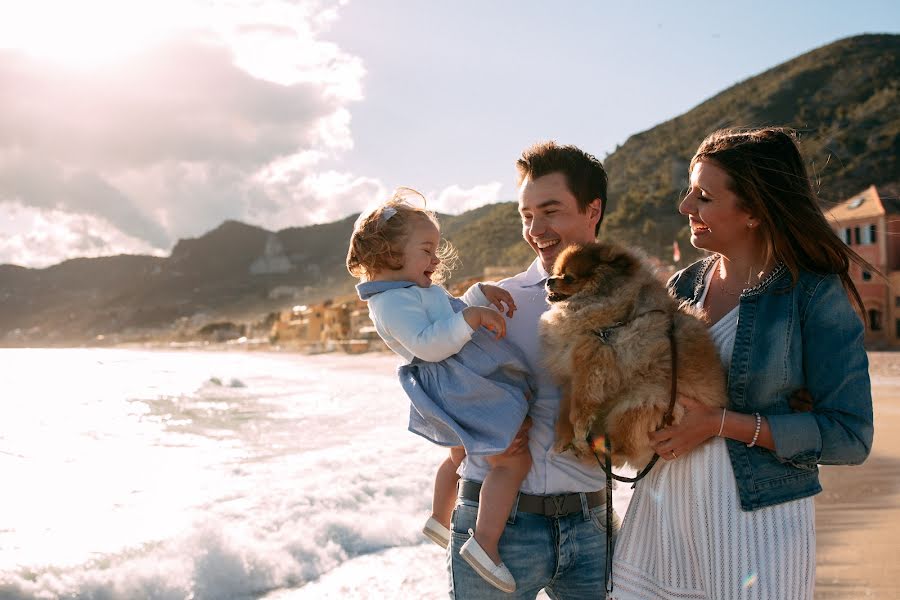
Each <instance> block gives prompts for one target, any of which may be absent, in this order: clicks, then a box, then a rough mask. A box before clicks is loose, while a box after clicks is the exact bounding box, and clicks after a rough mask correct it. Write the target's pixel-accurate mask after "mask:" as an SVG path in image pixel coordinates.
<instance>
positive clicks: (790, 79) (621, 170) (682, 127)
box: [602, 35, 900, 256]
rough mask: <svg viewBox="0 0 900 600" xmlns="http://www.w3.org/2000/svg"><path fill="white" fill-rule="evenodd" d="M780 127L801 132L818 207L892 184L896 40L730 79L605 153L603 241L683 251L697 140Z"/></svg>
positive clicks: (828, 51)
mask: <svg viewBox="0 0 900 600" xmlns="http://www.w3.org/2000/svg"><path fill="white" fill-rule="evenodd" d="M762 125H785V126H789V127H793V128H795V129H797V130H798V131H799V132H800V134H801V148H802V151H803V153H804V155H805V157H806V158H807V160H808V167H809V170H810V174H811V175H813V176H814V177H815V180H816V182H817V185H818V192H819V196H820V198H821V199H822V200H823V202H824V203H826V205H827V203H828V202H837V201H840V200H842V199H845V198H847V197H848V196H850V195H852V194H854V193H856V192H858V191H860V190H862V189H864V188H866V187H868V186H869V185H871V184H873V183H874V184H877V185H879V186H885V187H892V185H893V184H896V183H897V182H898V181H900V36H898V35H862V36H857V37H852V38H847V39H843V40H839V41H837V42H834V43H832V44H829V45H827V46H823V47H821V48H818V49H816V50H813V51H812V52H808V53H806V54H803V55H802V56H799V57H797V58H795V59H793V60H790V61H788V62H786V63H783V64H781V65H778V66H777V67H774V68H772V69H769V70H768V71H765V72H764V73H761V74H760V75H757V76H755V77H752V78H750V79H748V80H746V81H744V82H741V83H738V84H736V85H734V86H732V87H731V88H729V89H727V90H725V91H723V92H721V93H720V94H717V95H716V96H714V97H713V98H710V99H709V100H707V101H706V102H703V103H702V104H700V105H699V106H697V107H696V108H694V109H692V110H690V111H688V112H687V113H685V114H683V115H681V116H679V117H676V118H674V119H672V120H671V121H667V122H665V123H662V124H660V125H657V126H656V127H654V128H652V129H649V130H647V131H644V132H641V133H638V134H635V135H633V136H631V137H630V138H629V139H628V141H626V142H625V143H624V144H623V145H622V146H621V147H620V148H618V149H617V150H616V151H615V152H614V153H612V154H610V155H609V156H608V157H607V158H606V160H605V165H606V168H607V170H608V172H609V178H610V187H609V196H610V205H611V208H612V210H611V212H610V213H609V214H608V217H607V219H606V221H605V223H604V227H603V232H602V233H603V235H607V236H614V237H617V238H620V239H622V240H625V241H626V242H630V243H633V244H636V245H640V246H643V247H644V248H645V249H646V250H647V251H648V252H650V253H651V254H656V255H659V256H665V255H667V254H668V255H669V256H671V254H670V253H671V245H672V240H673V239H678V240H679V241H680V242H681V244H680V245H681V248H682V250H685V249H686V248H689V247H690V246H689V244H688V243H687V240H688V237H689V234H688V229H687V227H686V223H685V219H684V217H682V216H681V215H679V214H677V212H676V207H677V204H678V201H679V199H680V197H681V195H682V194H683V192H684V189H685V187H686V186H687V182H688V173H687V167H688V163H689V161H690V158H691V156H693V153H694V151H695V150H696V148H697V146H698V145H699V144H700V142H701V141H702V140H703V138H704V137H705V136H706V135H707V134H709V133H710V132H712V131H714V130H715V129H719V128H721V127H755V126H762Z"/></svg>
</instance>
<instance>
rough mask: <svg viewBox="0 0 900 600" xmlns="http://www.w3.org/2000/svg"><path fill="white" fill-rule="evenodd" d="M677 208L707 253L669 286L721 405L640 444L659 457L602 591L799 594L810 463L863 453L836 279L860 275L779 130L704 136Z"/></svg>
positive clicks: (696, 410)
mask: <svg viewBox="0 0 900 600" xmlns="http://www.w3.org/2000/svg"><path fill="white" fill-rule="evenodd" d="M679 211H680V212H681V213H682V214H684V215H686V216H687V217H688V219H689V222H690V227H691V243H692V244H693V245H694V246H695V247H697V248H700V249H703V250H708V251H710V252H712V253H713V254H711V255H710V256H708V257H707V258H705V259H704V260H701V261H699V262H697V263H694V264H693V265H691V266H689V267H688V268H686V269H684V270H682V271H680V272H679V273H676V274H675V276H674V277H673V278H672V279H671V280H670V281H669V286H670V288H671V289H673V290H674V292H675V293H676V294H677V295H678V296H679V297H681V298H683V299H686V300H689V301H690V302H692V303H694V304H696V305H698V306H701V307H702V308H703V309H704V310H705V312H706V315H707V318H708V321H709V324H710V333H711V334H712V336H713V339H714V340H715V342H716V345H717V347H718V349H719V354H720V357H721V359H722V363H723V365H724V367H725V369H726V371H727V373H728V395H729V405H728V407H727V408H725V409H723V410H720V409H711V408H709V407H706V406H704V405H701V404H699V403H698V402H695V401H693V400H692V399H690V398H685V397H683V398H680V399H679V401H680V402H681V404H682V405H683V406H684V407H685V409H686V413H685V416H684V418H683V419H682V421H681V423H680V424H679V425H677V426H673V427H668V428H665V429H663V430H661V431H658V432H656V433H655V434H653V435H652V440H653V443H654V449H655V450H656V452H657V453H658V454H659V455H660V456H661V457H662V458H664V459H665V460H666V462H665V463H660V465H658V466H657V467H656V468H655V469H654V470H653V471H652V472H651V473H650V474H649V475H648V476H647V477H646V478H645V479H644V480H642V481H641V482H640V483H638V485H637V489H636V490H635V494H634V497H633V498H632V501H631V506H630V507H629V510H628V514H627V515H626V517H625V522H624V524H623V526H622V530H621V533H620V535H619V540H618V544H617V547H616V555H615V562H614V567H613V573H614V579H613V583H614V590H613V594H612V597H613V598H616V599H621V600H624V599H632V598H641V599H643V600H647V599H655V598H679V599H682V600H683V599H701V598H702V599H709V598H722V599H732V598H790V599H802V598H809V599H811V598H812V597H813V586H814V583H815V565H816V556H815V519H814V507H813V499H812V496H814V495H815V494H817V493H818V492H820V491H821V489H822V488H821V487H820V485H819V477H818V469H817V466H816V465H817V464H859V463H861V462H863V461H864V460H865V458H866V456H867V455H868V454H869V450H870V448H871V444H872V432H873V426H872V398H871V390H870V384H869V374H868V360H867V358H866V353H865V349H864V348H863V334H864V328H863V324H862V322H861V321H860V318H859V316H858V315H857V314H856V313H855V312H854V310H853V307H852V306H851V303H850V299H849V298H850V297H852V298H853V300H854V303H855V304H856V308H857V309H858V310H859V311H860V313H861V314H865V313H864V307H863V304H862V301H861V299H860V296H859V293H858V291H857V290H856V287H855V286H854V285H853V282H852V281H851V280H850V276H849V273H848V269H849V264H850V262H855V263H858V264H860V265H861V266H863V267H864V268H865V269H867V270H872V267H871V266H870V265H868V263H866V262H865V261H864V260H863V259H862V258H860V257H859V256H858V255H857V254H856V253H854V252H853V251H852V250H850V249H849V248H848V247H847V246H846V245H844V243H843V242H842V241H841V240H840V239H839V238H838V237H837V235H836V234H835V233H834V232H833V231H832V229H831V227H830V226H829V224H828V222H827V220H826V219H825V217H824V215H823V214H822V211H821V210H820V209H819V206H818V204H817V202H816V198H815V193H814V192H813V190H812V186H811V184H810V181H809V178H808V176H807V174H806V168H805V166H804V163H803V159H802V158H801V156H800V152H799V150H798V148H797V146H796V144H795V142H794V139H793V137H792V135H791V134H789V133H786V132H785V131H784V130H782V129H778V128H765V129H757V130H751V131H740V130H721V131H717V132H715V133H713V134H711V135H710V136H709V137H707V138H706V139H705V140H704V141H703V143H702V144H701V145H700V148H699V149H698V150H697V153H696V154H695V155H694V158H693V159H692V160H691V187H690V191H689V193H688V194H687V196H686V197H685V198H684V200H683V201H682V202H681V205H680V207H679ZM807 391H808V392H807ZM801 397H804V398H806V399H807V403H806V405H805V406H802V407H801V405H800V404H799V403H798V402H797V400H798V398H801ZM792 406H793V407H794V410H792ZM798 409H800V410H798ZM707 440H711V441H710V442H709V443H705V442H707Z"/></svg>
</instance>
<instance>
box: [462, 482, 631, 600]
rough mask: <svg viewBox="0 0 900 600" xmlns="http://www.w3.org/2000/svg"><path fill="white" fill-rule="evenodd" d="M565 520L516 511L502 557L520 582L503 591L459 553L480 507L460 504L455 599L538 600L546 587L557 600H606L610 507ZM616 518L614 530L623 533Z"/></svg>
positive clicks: (502, 541)
mask: <svg viewBox="0 0 900 600" xmlns="http://www.w3.org/2000/svg"><path fill="white" fill-rule="evenodd" d="M582 506H583V509H582V512H581V513H578V514H573V515H567V516H564V517H545V516H543V515H538V514H534V513H525V512H517V511H516V509H515V508H513V512H512V514H511V515H510V519H509V521H508V522H507V524H506V529H505V530H504V531H503V536H502V537H501V538H500V556H501V558H502V559H503V562H504V563H506V566H507V567H508V568H509V570H510V572H511V573H512V575H513V577H514V578H515V579H516V591H515V592H514V593H512V594H507V593H506V592H502V591H500V590H498V589H497V588H495V587H493V586H492V585H490V584H489V583H488V582H486V581H485V580H484V579H482V578H481V577H480V576H479V575H478V574H477V573H476V572H475V571H473V570H472V567H470V566H469V565H468V564H467V563H466V561H464V560H463V559H462V557H461V556H460V555H459V549H460V547H461V546H462V545H463V543H465V541H466V540H467V539H468V538H469V533H468V531H469V528H472V529H475V516H476V514H477V513H478V503H477V502H471V501H469V500H462V499H459V500H457V505H456V509H455V510H454V511H453V517H452V534H451V541H450V548H449V551H448V559H447V569H448V571H449V575H450V598H451V599H455V600H513V599H520V598H530V599H533V598H534V597H535V596H537V594H538V592H540V591H541V590H542V589H545V590H546V592H547V595H548V596H550V598H553V599H555V600H590V599H592V598H597V599H602V598H604V597H605V595H606V590H605V589H604V585H605V577H606V507H605V506H598V507H596V508H593V509H588V508H587V502H586V501H585V500H584V496H582ZM618 522H619V521H618V518H614V529H616V530H617V529H618Z"/></svg>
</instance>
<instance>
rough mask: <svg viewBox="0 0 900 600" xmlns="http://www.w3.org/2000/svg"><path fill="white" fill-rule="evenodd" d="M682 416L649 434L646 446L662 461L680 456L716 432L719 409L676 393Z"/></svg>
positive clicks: (720, 414) (719, 416) (720, 415)
mask: <svg viewBox="0 0 900 600" xmlns="http://www.w3.org/2000/svg"><path fill="white" fill-rule="evenodd" d="M678 404H680V405H681V406H682V407H684V416H683V417H682V418H681V422H679V423H678V425H672V426H671V427H666V428H664V429H660V430H659V431H655V432H652V433H651V434H650V445H651V446H652V447H653V450H654V451H655V452H656V453H657V454H659V456H660V458H663V459H665V460H675V459H676V458H678V457H679V456H684V455H685V454H687V453H688V452H690V451H691V450H693V449H694V448H696V447H697V446H699V445H700V444H702V443H703V442H705V441H706V440H708V439H709V438H711V437H714V436H715V435H716V434H717V433H718V432H719V423H720V422H721V418H722V409H721V408H715V407H712V406H707V405H705V404H701V403H700V402H697V401H696V400H694V399H693V398H690V397H688V396H682V395H680V394H679V396H678Z"/></svg>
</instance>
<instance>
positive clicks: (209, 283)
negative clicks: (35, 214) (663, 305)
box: [0, 34, 900, 345]
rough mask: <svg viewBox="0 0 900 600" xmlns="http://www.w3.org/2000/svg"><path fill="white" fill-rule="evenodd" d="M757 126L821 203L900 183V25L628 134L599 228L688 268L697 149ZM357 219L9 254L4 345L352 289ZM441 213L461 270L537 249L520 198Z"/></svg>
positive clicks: (1, 311) (459, 274) (842, 43)
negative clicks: (790, 143) (779, 128)
mask: <svg viewBox="0 0 900 600" xmlns="http://www.w3.org/2000/svg"><path fill="white" fill-rule="evenodd" d="M761 125H784V126H789V127H793V128H795V129H797V130H798V131H799V133H800V138H801V149H802V150H803V152H804V156H805V157H806V158H807V160H808V163H809V165H810V170H811V174H812V175H813V176H814V178H815V181H816V182H817V187H818V190H819V193H820V197H821V199H822V201H823V204H824V205H825V206H826V207H827V205H828V204H829V203H831V202H837V201H840V200H842V199H844V198H846V197H849V196H850V195H852V194H854V193H857V192H859V191H862V190H863V189H865V188H866V187H868V186H869V185H870V184H873V183H874V184H876V185H877V186H878V187H879V189H887V190H897V189H900V35H891V34H870V35H863V36H855V37H852V38H844V39H842V40H838V41H836V42H833V43H831V44H828V45H826V46H823V47H820V48H817V49H814V50H811V51H810V52H807V53H805V54H802V55H800V56H798V57H796V58H794V59H791V60H789V61H786V62H785V63H782V64H780V65H776V66H774V67H772V68H770V69H767V70H766V71H764V72H762V73H760V74H758V75H754V76H752V77H750V78H747V79H746V80H744V81H741V82H738V83H735V84H734V85H732V86H730V87H728V88H727V89H725V90H723V91H722V92H720V93H718V94H716V95H715V96H713V97H711V98H709V99H707V100H704V101H703V102H701V103H700V104H698V105H697V106H696V107H694V108H693V109H691V110H689V111H687V112H685V113H683V114H681V115H678V116H676V117H674V118H672V119H669V120H667V121H665V122H663V123H660V124H659V125H657V126H655V127H652V128H649V129H647V130H644V131H641V132H637V133H635V134H633V135H631V136H629V137H628V139H627V140H626V141H625V142H624V143H623V144H622V145H621V146H619V147H618V148H617V149H616V151H615V152H613V153H612V154H610V155H608V156H607V157H606V159H605V160H604V164H605V166H606V169H607V171H608V173H609V179H610V185H609V206H608V207H607V213H606V217H605V219H604V223H603V226H602V229H601V236H605V237H608V238H610V239H616V240H618V241H621V242H623V243H626V244H632V245H635V246H639V247H641V248H643V249H644V250H645V251H646V252H647V253H648V254H650V255H654V256H657V257H671V249H672V242H673V240H674V241H678V242H679V244H680V247H681V250H682V254H683V255H684V261H683V262H682V263H681V264H682V265H683V264H685V263H686V262H687V261H689V260H691V259H692V258H695V257H697V256H698V255H699V254H698V253H697V252H696V251H695V250H694V249H693V248H691V246H690V244H689V232H688V228H687V227H686V223H685V220H684V217H682V216H681V215H679V214H678V212H677V210H676V208H677V203H678V200H679V199H680V198H681V195H682V193H683V191H684V189H685V187H686V185H687V179H688V173H687V168H688V163H689V160H690V158H691V156H692V155H693V152H694V150H695V149H696V148H697V146H698V145H699V143H700V141H701V140H702V139H703V137H705V136H706V135H707V134H708V133H710V132H712V131H713V130H715V129H717V128H720V127H724V126H761ZM356 217H357V215H349V216H347V217H344V218H342V219H338V220H336V221H333V222H330V223H323V224H318V225H307V226H299V227H288V228H285V229H281V230H278V231H270V230H267V229H265V228H262V227H259V226H256V225H251V224H247V223H243V222H241V221H236V220H230V219H229V220H225V221H223V222H222V223H221V224H220V225H219V226H217V227H215V228H214V229H212V230H210V231H208V232H206V233H204V234H202V235H200V236H198V237H194V238H184V239H181V240H178V242H177V243H176V244H175V245H174V246H173V248H172V252H171V253H170V255H169V256H167V257H155V256H144V255H127V254H123V255H117V256H111V257H98V258H75V259H70V260H67V261H64V262H62V263H59V264H57V265H52V266H49V267H45V268H42V269H28V268H25V267H20V266H16V265H0V345H4V344H5V345H21V344H30V343H40V344H66V343H81V342H84V341H85V340H90V339H94V338H95V337H96V336H97V335H104V336H108V335H110V334H116V333H119V334H121V335H125V336H128V335H138V334H139V332H140V331H143V330H149V329H154V328H157V329H159V328H163V329H164V328H166V327H171V326H172V324H173V323H175V322H179V321H184V320H188V321H189V322H195V321H196V322H203V319H206V318H208V319H212V318H217V319H219V318H233V319H249V318H252V316H253V315H257V316H259V315H260V313H263V312H265V311H272V310H277V309H279V308H283V307H284V306H285V303H286V302H294V303H313V302H317V301H320V300H323V299H325V298H327V297H332V296H334V295H340V294H347V293H352V289H353V280H352V279H351V278H350V276H349V275H348V274H347V272H346V268H345V267H344V259H345V256H346V250H347V243H348V241H349V238H350V234H351V232H352V227H353V223H354V221H355V219H356ZM439 218H440V221H441V225H442V231H443V234H444V236H445V237H446V238H447V239H448V240H449V241H451V242H452V243H453V244H454V245H455V246H456V247H457V249H458V251H459V255H460V258H461V266H460V268H459V269H458V270H457V271H456V273H455V274H454V276H453V277H454V279H459V278H465V277H470V276H479V275H480V274H481V273H482V272H483V270H484V268H485V267H488V266H504V267H524V266H526V265H527V264H528V263H529V262H530V261H531V260H532V259H533V254H532V252H531V250H530V248H529V247H528V246H527V245H526V244H525V243H524V242H523V241H522V239H521V234H520V231H521V229H520V225H519V217H518V211H517V207H516V204H515V203H513V202H501V203H496V204H489V205H485V206H482V207H479V208H476V209H473V210H470V211H467V212H464V213H462V214H460V215H440V217H439ZM452 281H453V280H451V282H452ZM276 290H278V291H279V293H281V295H280V296H278V297H276V295H275V291H276ZM282 292H283V293H282ZM284 294H288V295H289V296H290V299H287V298H286V297H285V296H284Z"/></svg>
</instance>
